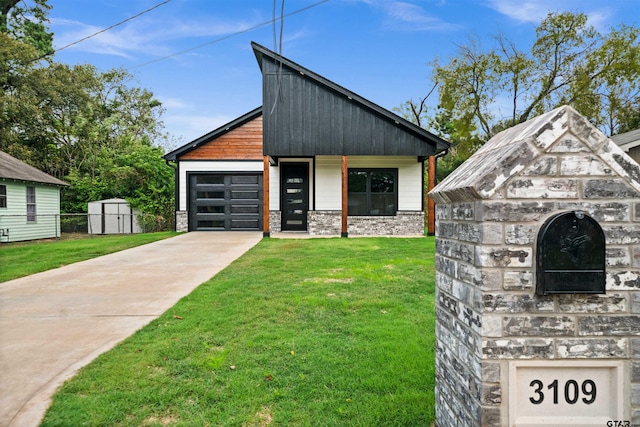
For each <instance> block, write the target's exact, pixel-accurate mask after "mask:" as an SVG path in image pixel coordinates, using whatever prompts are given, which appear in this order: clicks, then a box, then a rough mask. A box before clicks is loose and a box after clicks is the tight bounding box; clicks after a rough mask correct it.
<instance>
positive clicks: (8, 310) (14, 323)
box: [0, 232, 262, 427]
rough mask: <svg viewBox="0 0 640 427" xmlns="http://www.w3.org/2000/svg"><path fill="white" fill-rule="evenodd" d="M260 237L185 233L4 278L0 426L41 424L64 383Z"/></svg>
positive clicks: (1, 287)
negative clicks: (37, 272) (7, 279)
mask: <svg viewBox="0 0 640 427" xmlns="http://www.w3.org/2000/svg"><path fill="white" fill-rule="evenodd" d="M261 238H262V233H261V232H211V233H203V232H200V233H187V234H182V235H179V236H177V237H173V238H170V239H167V240H162V241H160V242H155V243H151V244H148V245H144V246H139V247H137V248H133V249H128V250H125V251H122V252H118V253H115V254H111V255H106V256H103V257H100V258H96V259H93V260H89V261H84V262H80V263H77V264H72V265H69V266H66V267H62V268H58V269H55V270H51V271H47V272H44V273H39V274H35V275H33V276H29V277H24V278H22V279H17V280H12V281H10V282H5V283H0V426H11V427H18V426H20V427H21V426H28V427H32V426H37V425H38V424H39V423H40V421H41V419H42V416H43V415H44V413H45V411H46V410H47V408H48V407H49V405H50V403H51V396H52V395H53V393H54V392H55V391H56V389H57V388H58V387H59V386H60V385H62V383H63V382H64V381H65V380H67V379H69V378H71V377H72V376H73V375H74V374H75V373H76V371H77V370H78V369H79V368H81V367H82V366H84V365H86V364H88V363H89V362H91V361H92V360H93V359H95V358H96V357H97V356H98V355H99V354H101V353H104V352H105V351H107V350H109V349H111V348H112V347H114V346H115V345H116V344H117V343H118V342H120V341H122V340H123V339H124V338H126V337H128V336H130V335H131V334H132V333H134V332H135V331H136V330H138V329H140V328H141V327H143V326H144V325H146V324H147V323H149V322H150V321H151V320H153V319H155V318H157V317H158V316H160V315H161V314H162V313H164V312H165V311H166V310H167V309H169V308H171V307H172V306H173V305H174V304H175V303H176V302H177V301H178V300H179V299H180V298H182V297H183V296H185V295H187V294H189V293H190V292H191V291H192V290H193V289H195V288H196V287H197V286H198V285H200V284H201V283H203V282H205V281H206V280H208V279H209V278H211V277H212V276H213V275H215V274H216V273H218V272H219V271H220V270H222V269H223V268H225V267H226V266H227V265H228V264H229V263H230V262H231V261H233V260H235V259H236V258H238V257H239V256H240V255H242V254H244V253H245V252H246V251H247V250H249V249H250V248H251V247H253V246H254V245H255V244H257V243H258V242H259V241H260V239H261Z"/></svg>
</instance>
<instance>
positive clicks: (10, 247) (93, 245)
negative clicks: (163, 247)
mask: <svg viewBox="0 0 640 427" xmlns="http://www.w3.org/2000/svg"><path fill="white" fill-rule="evenodd" d="M175 235H177V233H175V232H161V233H147V234H128V235H118V236H92V237H90V238H89V237H88V236H86V235H85V238H82V239H79V238H77V236H76V238H74V239H72V240H46V241H36V242H26V243H2V244H0V283H1V282H6V281H7V280H12V279H17V278H19V277H24V276H28V275H30V274H35V273H40V272H42V271H46V270H51V269H52V268H58V267H62V266H63V265H68V264H72V263H74V262H78V261H84V260H87V259H91V258H95V257H98V256H101V255H106V254H110V253H113V252H118V251H121V250H123V249H129V248H133V247H135V246H140V245H144V244H147V243H151V242H155V241H157V240H162V239H166V238H167V237H172V236H175Z"/></svg>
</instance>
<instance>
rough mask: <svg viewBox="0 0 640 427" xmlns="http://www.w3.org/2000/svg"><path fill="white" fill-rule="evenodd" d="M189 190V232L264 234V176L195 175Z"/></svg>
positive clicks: (190, 177) (191, 179) (191, 177)
mask: <svg viewBox="0 0 640 427" xmlns="http://www.w3.org/2000/svg"><path fill="white" fill-rule="evenodd" d="M189 189H190V190H189V204H190V206H189V230H191V231H205V230H262V174H197V175H196V174H194V175H190V176H189Z"/></svg>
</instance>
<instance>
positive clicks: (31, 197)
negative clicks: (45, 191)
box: [27, 187, 36, 222]
mask: <svg viewBox="0 0 640 427" xmlns="http://www.w3.org/2000/svg"><path fill="white" fill-rule="evenodd" d="M27 222H36V187H27Z"/></svg>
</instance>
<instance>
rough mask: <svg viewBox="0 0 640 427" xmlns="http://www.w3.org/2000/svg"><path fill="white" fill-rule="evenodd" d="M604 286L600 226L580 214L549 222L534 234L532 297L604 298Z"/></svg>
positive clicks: (603, 250) (602, 240) (565, 214)
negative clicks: (581, 296)
mask: <svg viewBox="0 0 640 427" xmlns="http://www.w3.org/2000/svg"><path fill="white" fill-rule="evenodd" d="M605 282H606V280H605V236H604V232H603V231H602V227H600V224H598V222H597V221H596V220H595V219H593V218H591V217H590V216H589V215H587V214H585V213H584V212H581V211H574V212H564V213H561V214H557V215H555V216H553V217H551V218H549V219H548V220H547V221H546V222H545V223H544V224H543V225H542V228H541V229H540V232H539V234H538V246H537V284H536V293H537V294H538V295H551V294H604V293H605Z"/></svg>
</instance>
